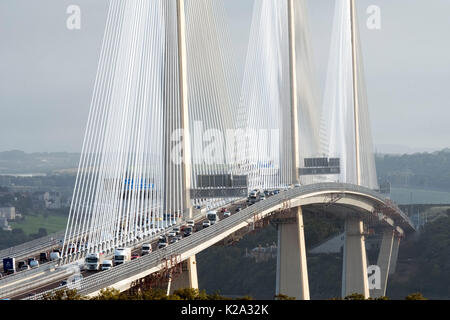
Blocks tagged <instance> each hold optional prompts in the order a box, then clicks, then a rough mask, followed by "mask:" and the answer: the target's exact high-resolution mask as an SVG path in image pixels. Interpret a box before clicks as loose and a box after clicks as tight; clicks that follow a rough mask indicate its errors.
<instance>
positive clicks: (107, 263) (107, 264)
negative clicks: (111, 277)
mask: <svg viewBox="0 0 450 320" xmlns="http://www.w3.org/2000/svg"><path fill="white" fill-rule="evenodd" d="M112 267H113V262H112V260H103V262H102V265H101V270H102V271H104V270H109V269H111V268H112Z"/></svg>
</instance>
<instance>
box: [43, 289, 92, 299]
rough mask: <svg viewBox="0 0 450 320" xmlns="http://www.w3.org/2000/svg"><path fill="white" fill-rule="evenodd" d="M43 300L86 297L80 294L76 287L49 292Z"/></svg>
mask: <svg viewBox="0 0 450 320" xmlns="http://www.w3.org/2000/svg"><path fill="white" fill-rule="evenodd" d="M42 300H86V298H85V297H83V296H81V295H80V294H78V292H77V290H75V289H65V290H57V291H55V292H53V293H47V294H45V295H44V296H43V298H42Z"/></svg>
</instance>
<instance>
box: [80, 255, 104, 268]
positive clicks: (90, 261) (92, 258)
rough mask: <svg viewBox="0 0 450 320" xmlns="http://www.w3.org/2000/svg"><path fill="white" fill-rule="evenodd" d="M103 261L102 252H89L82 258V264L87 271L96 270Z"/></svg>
mask: <svg viewBox="0 0 450 320" xmlns="http://www.w3.org/2000/svg"><path fill="white" fill-rule="evenodd" d="M102 262H103V254H102V253H89V254H88V255H87V256H86V258H85V259H84V265H85V267H86V270H88V271H98V270H100V266H101V264H102Z"/></svg>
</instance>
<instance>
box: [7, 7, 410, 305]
mask: <svg viewBox="0 0 450 320" xmlns="http://www.w3.org/2000/svg"><path fill="white" fill-rule="evenodd" d="M307 18H308V16H307V12H306V4H305V1H304V0H283V1H279V0H261V1H255V5H254V13H253V20H252V26H251V31H250V38H249V46H248V52H247V62H246V68H245V71H244V76H243V81H242V84H241V83H239V81H238V80H237V79H238V78H239V77H238V70H237V68H236V63H235V58H236V57H235V56H234V52H233V46H234V44H233V42H232V41H231V38H230V36H229V35H228V33H227V24H226V20H225V9H224V4H223V0H170V1H167V0H155V1H145V0H133V1H125V0H111V1H110V5H109V13H108V18H107V22H106V28H105V34H104V40H103V46H102V51H101V54H100V62H99V67H98V72H97V79H96V84H95V88H94V93H93V98H92V104H91V110H90V113H89V118H88V122H87V127H86V132H85V137H84V144H83V150H82V156H81V159H80V165H79V170H78V175H77V179H76V183H75V189H74V194H73V198H72V205H71V209H70V214H69V219H68V223H67V228H66V230H65V234H64V244H63V246H62V250H61V251H62V252H61V253H62V257H61V259H60V260H59V261H57V262H50V263H48V264H45V265H42V266H40V267H39V268H37V269H32V270H28V271H24V272H19V273H18V274H17V275H11V276H8V277H6V278H5V279H2V280H0V296H1V297H13V298H15V297H22V296H23V295H24V294H26V293H28V292H35V291H36V288H39V289H40V291H45V289H51V290H56V289H53V288H49V287H47V286H48V285H50V284H51V283H54V282H55V281H56V282H58V281H59V280H60V279H62V278H67V276H68V275H70V274H72V273H73V272H74V270H75V269H74V268H73V267H74V266H76V265H78V264H79V263H80V262H82V261H83V259H84V257H85V256H86V255H87V254H88V253H102V254H104V255H105V256H112V255H113V253H114V250H115V249H117V248H124V247H130V248H134V249H136V248H138V247H139V246H140V245H142V243H148V242H151V241H156V240H157V238H158V236H159V235H161V234H164V233H166V232H168V231H170V230H171V229H172V228H173V227H174V226H176V225H180V224H183V223H185V222H186V221H187V220H196V221H197V222H199V221H202V220H204V219H205V212H204V211H201V210H200V211H199V210H197V209H196V208H204V210H206V211H208V210H215V209H218V208H221V207H224V206H227V205H229V204H230V203H233V202H239V203H240V202H242V201H243V199H244V198H246V197H247V196H248V195H249V193H250V192H251V191H252V190H254V191H255V193H258V192H260V191H261V192H262V191H264V190H265V191H268V194H271V192H270V191H277V192H272V193H273V194H274V195H272V196H270V197H268V198H267V199H266V200H263V201H260V202H257V203H255V204H253V205H250V206H248V207H247V208H245V209H243V210H242V211H239V212H236V213H234V214H233V215H232V216H231V217H228V218H225V219H223V220H222V221H219V222H217V223H216V224H215V225H213V226H211V227H208V228H207V229H205V230H201V231H198V232H195V233H194V234H193V235H191V236H189V237H186V238H185V239H182V240H180V241H179V242H177V243H174V244H171V245H169V246H168V247H167V248H163V249H159V250H157V251H154V252H152V253H151V254H149V255H148V256H145V257H142V258H140V259H137V260H133V261H130V262H128V263H125V264H122V265H119V266H116V267H114V268H112V269H111V270H108V271H102V272H99V273H97V274H94V275H90V276H89V277H86V278H84V279H83V280H81V282H80V284H79V291H80V293H82V294H86V295H95V294H96V293H98V292H99V290H100V289H102V288H105V287H116V288H118V289H120V290H127V289H129V288H130V287H132V286H133V284H135V283H136V282H139V281H140V279H143V278H145V277H148V276H151V275H152V274H153V273H156V272H160V271H161V270H162V269H167V270H172V269H175V268H176V266H177V265H181V264H184V269H183V272H182V273H181V275H180V276H179V277H178V278H177V279H174V280H173V281H169V291H170V290H173V289H174V288H177V287H193V288H196V287H198V280H197V268H196V260H195V254H196V253H198V252H200V251H202V250H204V249H206V248H207V247H209V246H211V245H213V244H215V243H217V242H219V241H221V240H223V239H225V238H227V237H229V236H231V235H232V234H234V233H235V232H237V231H239V230H241V229H243V228H246V227H248V226H249V225H252V224H253V225H254V224H255V223H256V222H257V221H260V220H264V219H270V220H271V221H272V223H274V224H276V225H277V229H278V260H277V279H276V289H277V292H276V293H277V294H285V295H288V296H293V297H295V298H297V299H309V282H308V281H309V280H308V272H307V261H306V249H305V239H304V230H303V211H311V212H317V211H318V210H319V211H323V210H326V211H329V212H332V213H333V214H336V215H338V216H339V217H342V219H344V220H345V235H346V240H345V245H344V259H343V260H344V265H343V275H342V295H343V296H346V295H348V294H351V293H362V294H364V295H365V296H366V297H369V295H372V296H380V295H384V294H385V291H386V284H387V279H388V274H389V272H390V267H391V266H392V264H394V263H395V262H394V260H395V259H396V252H398V245H399V239H400V238H401V237H403V236H404V235H405V233H407V232H413V231H414V227H413V226H412V223H411V222H410V220H409V218H408V217H407V216H406V215H404V214H403V213H402V212H401V210H400V209H398V207H397V206H395V204H393V203H392V202H390V201H389V200H388V199H386V198H385V197H383V196H382V195H381V194H379V193H378V192H377V191H376V190H377V189H378V185H377V179H376V171H375V165H374V158H373V151H372V138H371V132H370V121H369V112H368V101H367V95H366V89H365V84H364V72H363V68H362V66H363V63H362V53H361V48H360V40H359V33H358V22H357V17H356V13H355V1H354V0H338V1H336V8H335V17H334V24H333V35H332V44H331V52H330V60H329V67H328V78H327V85H326V90H325V94H324V99H323V106H322V105H321V104H320V102H319V99H318V92H317V91H316V89H315V80H314V77H315V70H314V68H313V67H312V66H313V63H312V57H313V55H312V52H311V44H310V39H309V30H308V21H307ZM279 190H281V192H278V191H279ZM244 202H245V200H244ZM367 225H371V226H375V227H376V228H377V230H378V231H379V232H381V233H383V240H382V245H381V250H380V255H379V259H378V266H379V268H380V270H381V281H380V282H381V286H380V288H378V289H375V290H373V291H371V290H369V283H368V275H367V274H368V270H367V267H368V265H367V259H366V251H365V243H364V237H365V230H366V229H367V228H366V227H367ZM43 243H46V242H45V241H44V242H43ZM40 245H42V243H41V244H40ZM52 245H54V243H52ZM32 247H33V246H30V251H31V250H32ZM49 248H50V246H49ZM21 250H23V249H21ZM9 255H11V252H10V253H9ZM21 257H22V256H21ZM182 262H183V263H182ZM41 297H42V294H41V293H39V294H37V295H35V296H34V297H33V298H34V299H38V298H41Z"/></svg>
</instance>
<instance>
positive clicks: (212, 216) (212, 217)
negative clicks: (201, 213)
mask: <svg viewBox="0 0 450 320" xmlns="http://www.w3.org/2000/svg"><path fill="white" fill-rule="evenodd" d="M206 218H207V219H208V220H209V222H210V224H211V225H214V224H215V223H217V222H219V215H218V214H217V211H208V213H207V214H206Z"/></svg>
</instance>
